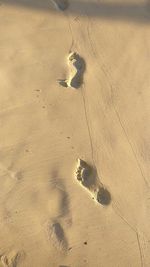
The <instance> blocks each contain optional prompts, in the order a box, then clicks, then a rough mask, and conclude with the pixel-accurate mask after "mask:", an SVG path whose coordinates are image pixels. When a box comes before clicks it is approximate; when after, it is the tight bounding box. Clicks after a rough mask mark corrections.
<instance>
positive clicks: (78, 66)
mask: <svg viewBox="0 0 150 267" xmlns="http://www.w3.org/2000/svg"><path fill="white" fill-rule="evenodd" d="M68 65H69V77H68V79H65V80H64V79H58V82H59V84H60V85H62V86H63V87H71V88H75V89H78V88H79V87H80V86H81V85H82V83H83V73H84V71H85V69H86V64H85V60H84V59H83V58H82V57H81V56H79V55H78V54H77V53H76V52H70V54H69V56H68Z"/></svg>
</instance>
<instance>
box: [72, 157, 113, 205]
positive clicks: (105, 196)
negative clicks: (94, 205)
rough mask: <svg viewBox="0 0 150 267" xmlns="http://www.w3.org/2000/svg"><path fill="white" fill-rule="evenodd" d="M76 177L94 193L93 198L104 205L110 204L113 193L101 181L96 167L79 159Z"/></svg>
mask: <svg viewBox="0 0 150 267" xmlns="http://www.w3.org/2000/svg"><path fill="white" fill-rule="evenodd" d="M76 178H77V180H78V181H79V182H80V183H81V184H82V185H83V186H84V187H85V188H87V189H88V190H89V191H90V192H91V193H92V194H93V199H95V200H96V201H97V202H98V203H100V204H101V205H104V206H107V205H109V204H110V202H111V195H110V193H109V191H108V190H107V189H106V188H105V187H104V186H103V184H102V183H101V182H100V181H99V179H98V175H97V171H96V169H95V168H93V167H92V166H90V165H89V164H87V163H86V162H85V161H84V160H81V159H78V164H77V169H76Z"/></svg>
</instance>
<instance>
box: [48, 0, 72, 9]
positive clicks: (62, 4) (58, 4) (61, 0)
mask: <svg viewBox="0 0 150 267" xmlns="http://www.w3.org/2000/svg"><path fill="white" fill-rule="evenodd" d="M51 2H52V3H53V5H54V6H55V8H56V9H58V10H61V11H64V10H66V9H67V8H68V6H69V3H68V0H51Z"/></svg>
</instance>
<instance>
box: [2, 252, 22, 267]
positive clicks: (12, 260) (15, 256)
mask: <svg viewBox="0 0 150 267" xmlns="http://www.w3.org/2000/svg"><path fill="white" fill-rule="evenodd" d="M20 258H21V253H20V252H18V253H14V252H13V253H11V255H7V256H6V255H2V256H1V258H0V267H1V266H2V267H17V264H18V262H19V261H20Z"/></svg>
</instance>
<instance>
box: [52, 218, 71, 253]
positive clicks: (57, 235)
mask: <svg viewBox="0 0 150 267" xmlns="http://www.w3.org/2000/svg"><path fill="white" fill-rule="evenodd" d="M51 231H52V234H51V236H52V238H53V240H54V241H57V242H56V243H55V245H56V247H57V248H62V249H67V248H68V241H67V239H66V236H65V233H64V230H63V228H62V227H61V225H60V223H58V222H55V223H53V225H52V226H51Z"/></svg>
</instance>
